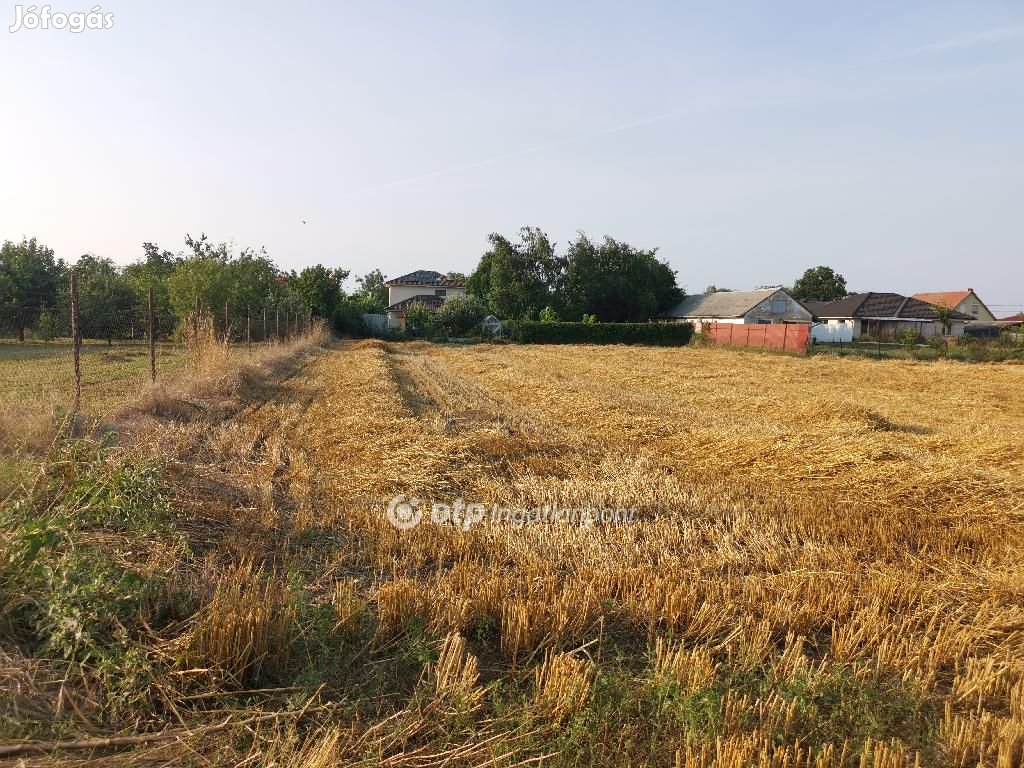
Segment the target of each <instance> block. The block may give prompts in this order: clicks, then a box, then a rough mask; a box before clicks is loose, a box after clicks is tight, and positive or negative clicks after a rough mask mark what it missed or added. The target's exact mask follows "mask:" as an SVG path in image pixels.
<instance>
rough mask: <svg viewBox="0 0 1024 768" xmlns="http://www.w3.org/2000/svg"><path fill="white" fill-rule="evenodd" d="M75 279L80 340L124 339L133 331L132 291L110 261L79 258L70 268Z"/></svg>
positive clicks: (134, 301) (133, 304) (133, 295)
mask: <svg viewBox="0 0 1024 768" xmlns="http://www.w3.org/2000/svg"><path fill="white" fill-rule="evenodd" d="M72 270H73V271H74V273H75V275H76V276H77V278H78V306H79V313H80V319H81V328H82V336H83V337H85V338H94V339H106V340H107V343H108V344H110V343H111V341H112V340H113V339H114V338H126V337H128V336H130V335H132V333H133V331H134V330H135V329H136V323H137V320H138V316H137V313H136V311H135V310H136V306H137V299H136V295H135V291H133V290H132V287H131V285H130V284H129V283H128V281H127V280H126V279H125V278H124V276H123V275H122V274H121V272H120V270H119V269H118V268H117V266H116V265H115V264H114V262H113V261H111V260H110V259H104V258H101V257H99V256H94V255H92V254H86V255H84V256H82V257H81V258H80V259H79V260H78V262H77V263H76V264H75V265H74V266H73V267H72Z"/></svg>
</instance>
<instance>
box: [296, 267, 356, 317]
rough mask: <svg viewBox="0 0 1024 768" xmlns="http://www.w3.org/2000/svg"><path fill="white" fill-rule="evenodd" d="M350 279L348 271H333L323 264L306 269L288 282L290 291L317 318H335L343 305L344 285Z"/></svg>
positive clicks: (337, 269) (336, 269)
mask: <svg viewBox="0 0 1024 768" xmlns="http://www.w3.org/2000/svg"><path fill="white" fill-rule="evenodd" d="M346 279H348V270H347V269H339V268H335V269H331V268H330V267H325V266H324V265H323V264H317V265H315V266H312V267H306V268H305V269H303V270H302V271H301V272H299V274H298V275H297V276H296V277H295V278H293V279H292V280H289V281H288V289H289V291H290V292H291V293H293V294H294V295H295V296H296V297H297V298H298V299H299V300H300V301H301V302H302V303H303V304H304V305H305V306H306V307H309V311H310V312H312V313H313V314H314V315H315V316H317V317H322V318H324V319H330V318H333V317H334V313H335V312H336V311H337V309H338V307H339V306H340V304H341V300H342V297H343V296H344V295H345V294H344V292H343V291H342V284H344V282H345V280H346Z"/></svg>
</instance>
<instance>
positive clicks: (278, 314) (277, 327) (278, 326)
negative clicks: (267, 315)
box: [274, 307, 281, 341]
mask: <svg viewBox="0 0 1024 768" xmlns="http://www.w3.org/2000/svg"><path fill="white" fill-rule="evenodd" d="M274 313H275V315H276V318H277V319H276V320H275V321H274V323H275V325H274V340H275V341H280V339H281V308H280V307H277V308H276V309H275V310H274Z"/></svg>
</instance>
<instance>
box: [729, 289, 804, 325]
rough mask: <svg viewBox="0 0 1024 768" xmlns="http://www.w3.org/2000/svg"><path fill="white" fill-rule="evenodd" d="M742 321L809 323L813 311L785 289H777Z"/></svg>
mask: <svg viewBox="0 0 1024 768" xmlns="http://www.w3.org/2000/svg"><path fill="white" fill-rule="evenodd" d="M740 322H742V323H809V322H811V313H810V312H808V311H807V310H806V309H804V307H803V306H802V305H801V304H800V303H799V302H798V301H797V300H796V299H794V298H793V297H792V296H790V295H789V294H788V293H786V292H785V291H776V292H775V293H773V294H772V295H771V296H769V297H768V298H767V299H765V300H764V301H762V302H761V303H760V304H758V305H757V306H756V307H754V308H753V309H751V310H750V311H749V312H747V314H745V315H744V316H743V318H742V319H741V320H740Z"/></svg>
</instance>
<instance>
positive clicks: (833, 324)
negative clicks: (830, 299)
mask: <svg viewBox="0 0 1024 768" xmlns="http://www.w3.org/2000/svg"><path fill="white" fill-rule="evenodd" d="M857 324H858V323H857V321H856V320H854V319H852V318H851V319H850V320H825V321H823V322H821V323H815V324H814V325H812V326H811V338H812V339H814V341H815V343H816V344H838V343H840V342H843V343H849V342H851V341H853V333H854V326H855V325H857Z"/></svg>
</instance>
